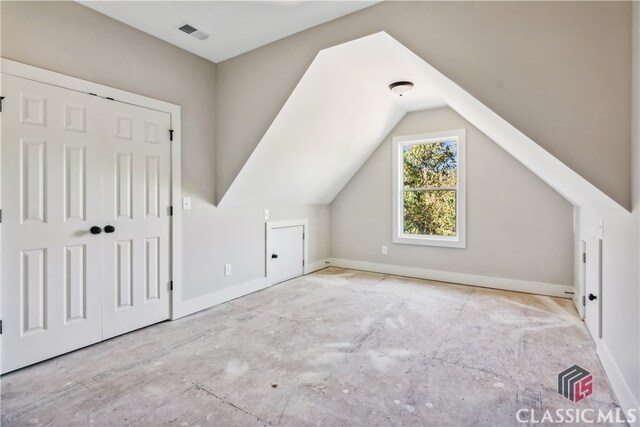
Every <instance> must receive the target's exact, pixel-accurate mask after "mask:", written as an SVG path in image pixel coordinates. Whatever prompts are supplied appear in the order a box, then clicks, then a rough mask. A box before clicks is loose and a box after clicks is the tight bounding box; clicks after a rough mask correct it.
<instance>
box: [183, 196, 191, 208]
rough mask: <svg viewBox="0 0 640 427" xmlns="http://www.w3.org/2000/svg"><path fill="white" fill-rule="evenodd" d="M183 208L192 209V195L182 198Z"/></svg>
mask: <svg viewBox="0 0 640 427" xmlns="http://www.w3.org/2000/svg"><path fill="white" fill-rule="evenodd" d="M182 209H183V210H185V211H188V210H189V209H191V197H183V198H182Z"/></svg>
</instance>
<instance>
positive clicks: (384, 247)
mask: <svg viewBox="0 0 640 427" xmlns="http://www.w3.org/2000/svg"><path fill="white" fill-rule="evenodd" d="M386 254H387V247H386V246H383V247H382V255H386Z"/></svg>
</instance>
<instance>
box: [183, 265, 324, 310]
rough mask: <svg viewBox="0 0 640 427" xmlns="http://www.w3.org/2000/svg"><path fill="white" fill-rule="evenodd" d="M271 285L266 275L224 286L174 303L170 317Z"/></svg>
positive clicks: (310, 269) (314, 267)
mask: <svg viewBox="0 0 640 427" xmlns="http://www.w3.org/2000/svg"><path fill="white" fill-rule="evenodd" d="M327 262H328V260H327V259H321V260H318V261H315V262H311V263H309V265H307V266H305V269H304V274H309V273H313V272H314V271H318V270H321V269H323V268H325V267H329V264H328V263H327ZM271 285H272V283H269V281H268V280H267V278H266V277H260V278H258V279H254V280H250V281H248V282H244V283H240V284H238V285H233V286H229V287H228V288H224V289H222V290H219V291H217V292H212V293H210V294H207V295H203V296H201V297H198V298H193V299H190V300H187V301H182V302H179V303H177V304H174V312H173V315H172V317H171V318H172V319H173V320H175V319H179V318H181V317H184V316H188V315H189V314H193V313H195V312H197V311H200V310H205V309H207V308H210V307H213V306H214V305H218V304H222V303H223V302H227V301H231V300H234V299H236V298H240V297H243V296H245V295H248V294H251V293H253V292H256V291H259V290H261V289H265V288H268V287H269V286H271Z"/></svg>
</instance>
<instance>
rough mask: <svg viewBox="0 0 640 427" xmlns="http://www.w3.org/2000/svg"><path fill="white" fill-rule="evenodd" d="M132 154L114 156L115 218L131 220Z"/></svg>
mask: <svg viewBox="0 0 640 427" xmlns="http://www.w3.org/2000/svg"><path fill="white" fill-rule="evenodd" d="M132 157H133V154H132V153H118V154H116V217H118V218H122V217H125V218H133V215H132V206H133V189H132V185H133V179H132V175H133V170H132V167H133V161H132Z"/></svg>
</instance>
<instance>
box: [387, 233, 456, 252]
mask: <svg viewBox="0 0 640 427" xmlns="http://www.w3.org/2000/svg"><path fill="white" fill-rule="evenodd" d="M393 243H400V244H405V245H421V246H440V247H445V248H460V249H464V248H466V247H467V245H466V242H465V239H464V238H459V237H456V238H447V237H435V236H410V235H406V234H405V235H401V236H397V237H396V236H394V238H393Z"/></svg>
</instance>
